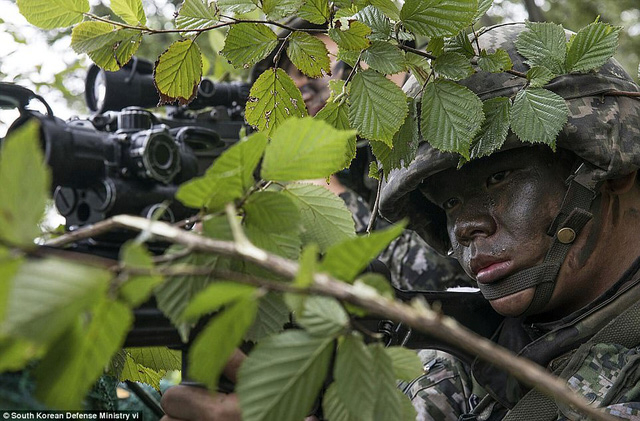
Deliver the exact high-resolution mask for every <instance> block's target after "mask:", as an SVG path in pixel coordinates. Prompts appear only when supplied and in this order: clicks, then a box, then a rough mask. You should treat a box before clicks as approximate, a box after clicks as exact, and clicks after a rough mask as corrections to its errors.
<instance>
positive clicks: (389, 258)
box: [340, 190, 475, 291]
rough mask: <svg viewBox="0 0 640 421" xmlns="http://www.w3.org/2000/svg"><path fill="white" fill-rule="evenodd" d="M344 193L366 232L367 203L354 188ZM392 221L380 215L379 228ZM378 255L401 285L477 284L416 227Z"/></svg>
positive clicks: (359, 226) (358, 228)
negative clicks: (415, 230) (423, 236)
mask: <svg viewBox="0 0 640 421" xmlns="http://www.w3.org/2000/svg"><path fill="white" fill-rule="evenodd" d="M340 197H341V198H342V200H344V202H345V204H346V205H347V208H348V209H349V210H350V211H351V213H352V215H353V220H354V222H355V226H356V232H358V233H363V232H365V231H366V230H367V225H368V224H369V220H370V219H371V211H370V210H369V206H368V205H367V203H366V202H365V201H364V200H363V199H362V198H361V197H360V196H359V195H357V194H356V193H354V192H353V191H350V190H347V191H346V192H344V193H341V194H340ZM388 225H389V224H388V223H387V222H385V221H383V220H380V219H379V220H378V221H377V222H376V226H375V229H381V228H383V227H385V226H388ZM378 259H379V260H380V261H382V262H383V263H384V264H385V265H386V266H387V267H388V268H389V271H390V272H391V282H392V284H393V285H394V286H395V287H396V288H398V289H402V290H408V291H444V290H446V289H449V288H454V287H461V286H462V287H469V286H475V283H474V282H473V281H472V280H471V278H469V277H468V276H467V275H466V274H465V273H464V271H463V270H462V268H461V267H460V265H459V264H458V262H457V261H456V260H455V259H451V258H447V257H443V256H440V255H439V254H438V253H436V252H435V251H434V250H433V249H431V247H429V246H428V245H427V243H425V242H424V240H422V239H421V238H420V237H419V236H418V235H417V234H416V233H415V232H414V231H410V230H406V231H405V232H404V233H403V234H402V235H401V236H400V237H398V238H397V239H395V240H394V241H393V242H392V243H391V244H390V245H389V246H388V247H387V249H386V250H384V251H383V252H382V253H381V254H380V256H378Z"/></svg>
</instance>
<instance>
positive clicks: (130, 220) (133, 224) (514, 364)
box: [47, 215, 615, 421]
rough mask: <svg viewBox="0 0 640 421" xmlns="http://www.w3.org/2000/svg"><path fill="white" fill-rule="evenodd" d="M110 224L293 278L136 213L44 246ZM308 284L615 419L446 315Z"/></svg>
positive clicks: (273, 265)
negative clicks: (233, 258)
mask: <svg viewBox="0 0 640 421" xmlns="http://www.w3.org/2000/svg"><path fill="white" fill-rule="evenodd" d="M114 228H126V229H130V230H134V231H147V232H150V233H151V234H153V235H154V236H156V237H158V238H161V239H163V240H168V241H171V242H174V243H178V244H182V245H185V246H187V247H190V248H191V249H193V250H194V251H200V252H207V253H216V254H220V255H223V256H227V257H235V258H242V259H244V260H246V261H249V262H252V263H256V264H258V265H260V266H262V267H264V268H266V269H268V270H270V271H272V272H274V273H276V274H279V275H282V276H284V277H287V278H294V277H295V275H296V273H297V272H298V264H297V262H293V261H291V260H288V259H285V258H283V257H280V256H278V255H274V254H271V253H267V252H264V253H253V252H252V250H247V247H242V246H240V247H238V246H237V245H236V244H235V243H232V242H228V241H219V240H214V239H211V238H207V237H203V236H201V235H198V234H195V233H193V232H188V231H184V230H181V229H179V228H176V227H173V226H171V225H169V224H166V223H164V222H159V221H150V220H148V219H144V218H141V217H137V216H130V215H118V216H114V217H113V218H111V219H109V220H106V221H102V222H100V223H98V224H95V225H94V226H91V227H88V228H84V229H80V230H78V231H75V232H73V233H70V234H67V235H64V236H62V237H59V238H57V239H55V240H52V241H50V242H48V243H47V245H58V246H61V245H64V244H69V243H70V242H73V241H77V240H78V239H82V238H88V237H91V236H94V235H97V234H98V233H104V232H106V231H108V230H110V229H114ZM245 280H246V281H247V282H248V281H249V280H251V282H254V281H255V283H256V285H257V286H261V287H263V288H267V289H273V290H276V291H285V290H288V289H289V288H290V285H288V284H283V283H277V282H276V283H272V282H267V281H264V280H259V279H255V278H250V277H246V278H245ZM313 280H314V282H313V284H312V286H311V287H310V288H308V291H309V292H310V293H316V294H320V295H325V296H330V297H334V298H337V299H339V300H341V301H345V302H349V303H352V304H355V305H357V306H360V307H363V308H365V309H366V310H367V311H369V312H370V313H372V314H374V315H377V316H381V317H385V318H389V319H392V320H395V321H398V322H402V323H404V324H406V325H407V326H410V327H412V328H413V329H416V330H419V331H421V332H424V333H427V334H429V335H432V336H434V337H436V338H438V339H440V340H442V341H445V342H447V343H449V344H451V345H454V346H456V347H458V348H460V349H462V350H465V351H467V352H469V353H471V354H474V355H477V356H478V357H479V358H480V359H482V360H484V361H488V362H490V363H491V364H493V365H495V366H496V367H499V368H501V369H503V370H506V371H508V372H509V373H511V374H512V375H513V376H514V377H516V378H517V379H519V380H520V381H522V382H523V383H525V384H527V385H529V386H532V387H534V388H536V389H538V390H540V391H541V392H542V393H544V394H545V395H548V396H551V397H553V398H554V399H555V400H557V401H559V402H562V403H564V404H567V405H570V406H573V407H574V408H576V410H578V411H579V412H581V413H583V414H585V415H587V416H588V417H589V418H590V419H593V420H598V421H612V420H614V419H615V418H613V417H611V416H610V415H608V414H605V413H604V412H602V411H601V410H599V409H597V408H593V407H591V406H589V405H588V404H587V403H586V401H585V400H584V398H583V397H582V396H580V395H578V394H576V393H574V392H573V391H572V390H570V389H569V388H568V386H567V385H566V383H565V382H564V381H562V380H561V379H559V378H557V377H555V376H553V375H552V374H550V373H549V372H548V371H546V370H545V369H543V368H542V367H540V366H538V365H537V364H535V363H533V362H531V361H529V360H526V359H523V358H520V357H518V356H516V355H514V354H513V353H512V352H510V351H508V350H507V349H505V348H502V347H500V346H498V345H496V344H495V343H493V342H491V341H490V340H488V339H486V338H484V337H482V336H480V335H478V334H476V333H474V332H472V331H471V330H469V329H467V328H465V327H464V326H461V325H460V324H459V323H458V322H456V321H455V320H454V319H452V318H450V317H446V316H443V315H442V314H441V313H439V312H437V311H433V310H431V309H430V308H428V306H427V305H426V304H425V303H423V302H420V301H415V302H413V303H411V305H407V304H404V303H402V302H399V301H394V300H389V299H387V298H384V297H382V296H380V295H378V294H363V293H362V291H361V290H360V291H359V290H358V289H357V288H356V287H354V286H353V285H350V284H347V283H345V282H341V281H338V280H335V279H334V278H332V277H330V276H329V275H327V274H324V273H316V274H314V275H313Z"/></svg>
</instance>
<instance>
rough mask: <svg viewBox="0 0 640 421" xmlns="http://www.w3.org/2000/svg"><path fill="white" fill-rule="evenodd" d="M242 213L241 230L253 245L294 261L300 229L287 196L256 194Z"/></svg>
mask: <svg viewBox="0 0 640 421" xmlns="http://www.w3.org/2000/svg"><path fill="white" fill-rule="evenodd" d="M283 127H284V126H283ZM268 150H269V149H268V148H267V151H268ZM244 211H245V219H244V222H245V230H246V233H247V237H249V240H251V242H252V243H253V244H255V245H256V246H257V247H260V248H262V249H264V250H267V251H270V252H273V253H276V254H278V255H280V256H283V257H287V258H290V259H297V258H298V256H299V255H300V248H301V246H302V241H301V240H300V232H301V229H302V227H301V224H300V213H299V211H298V207H297V206H296V205H295V203H293V201H292V199H291V198H290V196H288V195H287V194H285V193H282V192H275V191H263V192H257V193H254V194H252V195H251V196H250V197H249V198H248V199H247V202H246V203H245V205H244Z"/></svg>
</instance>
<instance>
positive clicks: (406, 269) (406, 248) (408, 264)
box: [378, 230, 475, 291]
mask: <svg viewBox="0 0 640 421" xmlns="http://www.w3.org/2000/svg"><path fill="white" fill-rule="evenodd" d="M378 258H379V259H380V260H381V261H382V262H383V263H385V264H386V265H387V267H388V268H389V270H390V271H391V280H392V282H393V284H394V286H396V287H397V288H400V289H404V290H414V291H446V290H447V289H449V288H454V287H473V286H475V283H474V282H473V281H472V280H471V278H469V277H468V276H467V275H466V274H465V273H464V271H463V270H462V268H461V267H460V265H459V264H458V262H457V261H455V260H454V259H450V258H447V257H444V256H441V255H439V254H438V253H436V251H435V250H433V249H432V248H431V247H429V246H428V245H427V243H425V242H424V240H423V239H422V238H420V236H418V234H417V233H416V232H415V231H410V230H406V231H405V232H404V233H403V234H402V235H401V236H400V237H398V238H397V239H395V240H394V241H393V242H392V243H391V244H390V245H389V247H387V249H386V250H384V251H383V252H382V253H381V254H380V256H379V257H378Z"/></svg>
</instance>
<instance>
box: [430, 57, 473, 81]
mask: <svg viewBox="0 0 640 421" xmlns="http://www.w3.org/2000/svg"><path fill="white" fill-rule="evenodd" d="M432 65H433V70H434V71H435V72H436V73H437V74H438V75H439V76H442V77H445V78H447V79H451V80H461V79H465V78H467V77H469V76H471V75H472V74H473V67H472V66H471V63H470V62H469V59H467V58H466V57H465V56H464V55H462V54H460V53H453V52H445V53H442V54H441V55H439V56H438V58H437V59H435V60H433V62H432Z"/></svg>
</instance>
